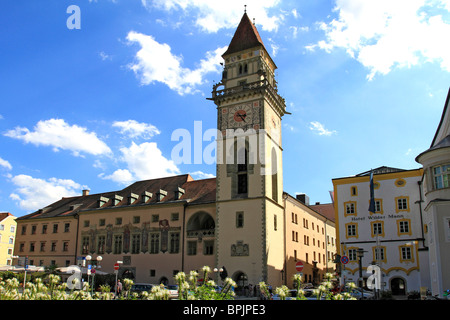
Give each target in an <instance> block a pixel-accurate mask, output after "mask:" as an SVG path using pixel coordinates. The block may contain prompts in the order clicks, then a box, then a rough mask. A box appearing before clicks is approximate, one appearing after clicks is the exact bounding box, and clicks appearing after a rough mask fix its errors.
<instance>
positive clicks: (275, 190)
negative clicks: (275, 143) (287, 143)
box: [271, 148, 278, 202]
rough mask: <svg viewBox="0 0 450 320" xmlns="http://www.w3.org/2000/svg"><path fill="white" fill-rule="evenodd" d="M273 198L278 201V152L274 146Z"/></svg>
mask: <svg viewBox="0 0 450 320" xmlns="http://www.w3.org/2000/svg"><path fill="white" fill-rule="evenodd" d="M271 165H272V199H273V201H275V202H278V165H277V152H276V151H275V148H272V163H271Z"/></svg>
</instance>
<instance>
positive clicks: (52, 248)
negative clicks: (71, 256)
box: [50, 238, 89, 253]
mask: <svg viewBox="0 0 450 320" xmlns="http://www.w3.org/2000/svg"><path fill="white" fill-rule="evenodd" d="M87 243H88V247H89V238H88V240H87ZM50 250H51V252H55V251H56V241H52V247H51V248H50ZM85 253H87V250H86V252H85Z"/></svg>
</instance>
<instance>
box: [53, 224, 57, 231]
mask: <svg viewBox="0 0 450 320" xmlns="http://www.w3.org/2000/svg"><path fill="white" fill-rule="evenodd" d="M53 233H58V225H57V224H54V225H53Z"/></svg>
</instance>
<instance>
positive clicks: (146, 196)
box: [142, 191, 153, 203]
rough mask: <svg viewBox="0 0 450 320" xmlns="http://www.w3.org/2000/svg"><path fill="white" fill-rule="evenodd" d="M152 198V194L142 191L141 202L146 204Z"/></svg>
mask: <svg viewBox="0 0 450 320" xmlns="http://www.w3.org/2000/svg"><path fill="white" fill-rule="evenodd" d="M152 196H153V193H151V192H148V191H144V192H143V193H142V202H143V203H146V202H147V201H148V200H150V199H151V198H152Z"/></svg>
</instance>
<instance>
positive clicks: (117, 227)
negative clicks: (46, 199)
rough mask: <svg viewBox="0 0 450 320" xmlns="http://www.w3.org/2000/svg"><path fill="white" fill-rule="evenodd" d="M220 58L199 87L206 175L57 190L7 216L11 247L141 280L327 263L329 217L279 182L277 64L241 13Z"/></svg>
mask: <svg viewBox="0 0 450 320" xmlns="http://www.w3.org/2000/svg"><path fill="white" fill-rule="evenodd" d="M223 58H224V62H225V63H224V72H223V77H222V80H221V82H219V83H218V84H217V85H215V86H214V87H213V93H212V97H211V98H210V100H212V101H214V103H215V104H216V106H217V112H218V113H217V128H218V131H219V132H220V133H221V134H219V136H218V137H217V152H216V154H217V165H216V178H212V179H203V180H193V179H192V177H190V176H189V175H187V174H186V175H179V176H173V177H166V178H160V179H152V180H144V181H138V182H135V183H133V184H132V185H130V186H128V187H126V188H124V189H122V190H117V191H109V192H105V193H101V194H89V192H87V191H85V192H83V195H81V196H78V197H71V198H62V199H61V200H59V201H57V202H55V203H53V204H50V205H49V206H47V207H46V208H43V209H41V210H38V211H37V212H34V213H32V214H29V215H27V216H24V217H20V218H18V219H17V222H18V229H19V233H18V239H17V241H16V249H17V251H18V253H19V255H21V256H28V257H29V261H30V262H33V263H34V264H37V265H49V264H56V265H58V266H67V265H71V264H81V262H82V260H83V259H84V258H85V257H86V256H88V255H89V256H91V257H92V263H93V264H100V265H101V269H100V270H101V271H103V272H108V273H112V272H113V266H114V264H115V263H116V262H117V261H121V262H122V263H121V264H120V268H119V276H120V277H130V278H132V279H134V280H135V281H136V282H146V283H161V282H163V283H173V282H174V278H173V277H174V275H175V274H176V273H178V272H179V271H185V272H189V271H190V270H199V269H200V268H201V267H203V266H205V265H207V266H210V267H211V268H212V269H214V268H217V269H219V270H220V269H221V268H222V269H224V272H225V273H226V275H227V276H228V277H231V278H232V279H233V280H235V281H236V283H237V284H238V286H239V288H244V287H246V286H247V285H250V284H252V285H256V284H258V283H259V282H260V281H265V282H267V283H269V284H270V285H272V286H274V287H275V286H280V285H281V284H288V285H291V284H292V276H293V274H294V273H295V271H294V269H293V267H295V260H300V259H302V260H304V264H305V280H310V279H311V280H313V279H317V280H319V279H321V277H322V275H323V273H324V272H325V270H324V269H326V268H328V270H330V269H331V268H333V267H332V266H331V265H330V263H329V259H328V257H329V256H330V257H331V256H332V255H334V253H335V251H333V246H329V245H328V242H327V240H326V239H327V237H331V239H333V238H334V237H335V231H334V222H333V221H332V219H328V220H327V219H325V217H324V216H323V215H322V214H321V213H319V212H318V211H315V210H314V209H311V208H310V207H308V206H307V205H305V204H301V203H300V202H298V201H296V200H295V199H293V198H292V197H290V196H289V195H287V194H286V193H283V170H282V168H283V167H282V146H281V118H282V116H283V115H284V114H285V113H286V110H285V102H284V99H283V98H282V97H280V96H279V95H278V93H277V84H276V81H275V77H274V73H275V69H276V65H275V63H274V62H273V60H272V59H271V57H270V55H269V54H268V52H267V50H266V49H265V47H264V44H263V42H262V40H261V38H260V36H259V34H258V31H257V30H256V27H255V26H254V25H253V23H251V21H250V19H249V17H248V16H247V14H246V13H245V14H244V15H243V17H242V20H241V22H240V24H239V26H238V27H237V30H236V32H235V35H234V37H233V38H232V40H231V43H230V45H229V46H228V49H227V51H226V52H225V53H224V54H223ZM293 215H295V216H298V219H301V221H303V220H305V219H306V220H308V226H312V225H313V224H314V228H312V229H309V230H310V231H309V232H313V233H314V235H312V234H311V235H309V236H308V237H309V239H310V242H308V243H307V244H305V242H304V241H303V238H300V239H299V238H298V237H296V238H294V239H295V241H294V242H295V244H293V243H292V240H293V238H291V235H292V234H293V233H292V232H298V233H299V234H303V233H302V232H304V231H303V229H302V230H300V229H299V230H297V231H295V228H296V227H298V228H301V227H300V226H299V225H298V224H297V223H296V224H295V226H294V225H292V222H291V220H290V219H291V218H292V217H293ZM297 221H298V220H297ZM55 225H57V227H55ZM54 228H56V230H57V232H53V231H54V230H55V229H54ZM288 229H289V231H288ZM305 230H308V229H305ZM300 237H301V236H300ZM305 239H306V238H305ZM300 240H301V241H300ZM294 247H295V248H294ZM296 255H297V256H296ZM99 256H101V257H102V259H101V261H100V259H98V257H99ZM30 264H31V263H30ZM310 265H311V267H309V266H310ZM313 265H314V267H313ZM313 269H314V270H313ZM313 274H314V276H313ZM215 280H219V275H218V274H216V275H215Z"/></svg>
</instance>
